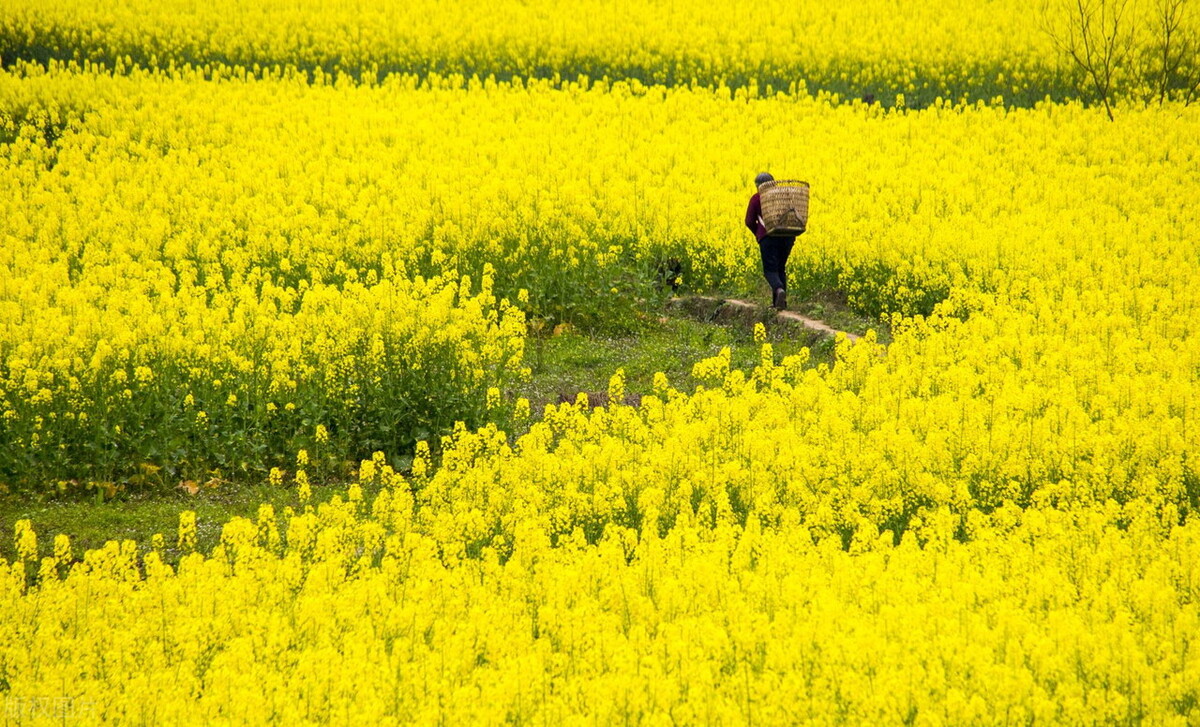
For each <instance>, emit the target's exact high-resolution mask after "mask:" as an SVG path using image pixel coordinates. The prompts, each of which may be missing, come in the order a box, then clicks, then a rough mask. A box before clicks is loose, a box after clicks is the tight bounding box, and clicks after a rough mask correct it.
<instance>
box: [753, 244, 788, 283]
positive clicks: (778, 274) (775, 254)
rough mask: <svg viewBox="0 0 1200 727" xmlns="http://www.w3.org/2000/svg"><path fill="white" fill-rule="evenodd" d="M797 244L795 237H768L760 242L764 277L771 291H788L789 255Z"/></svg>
mask: <svg viewBox="0 0 1200 727" xmlns="http://www.w3.org/2000/svg"><path fill="white" fill-rule="evenodd" d="M795 244H796V238H794V237H774V236H772V235H767V236H766V237H764V238H763V239H761V240H759V241H758V251H759V252H760V253H762V265H763V276H764V277H766V279H767V284H768V285H770V286H771V290H772V291H775V290H778V289H780V288H783V289H784V290H787V272H785V270H784V268H786V267H787V259H788V255H791V254H792V245H795Z"/></svg>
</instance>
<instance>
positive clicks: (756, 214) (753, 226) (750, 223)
mask: <svg viewBox="0 0 1200 727" xmlns="http://www.w3.org/2000/svg"><path fill="white" fill-rule="evenodd" d="M746 227H747V228H749V230H750V231H751V232H753V233H754V237H755V239H757V240H758V241H759V242H762V241H763V238H764V237H766V236H767V228H765V227H763V223H762V200H761V199H759V196H758V192H755V193H754V196H753V197H751V198H750V206H749V207H747V208H746ZM773 237H775V238H777V239H781V240H792V241H795V239H796V236H795V235H773Z"/></svg>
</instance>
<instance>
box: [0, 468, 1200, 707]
mask: <svg viewBox="0 0 1200 727" xmlns="http://www.w3.org/2000/svg"><path fill="white" fill-rule="evenodd" d="M380 462H381V458H376V460H375V461H367V462H364V463H363V468H362V469H363V474H364V477H365V479H367V480H368V481H370V482H371V483H372V484H375V483H382V484H381V486H380V488H379V490H378V495H377V496H376V497H375V498H374V499H373V500H372V501H370V502H368V501H367V500H365V499H364V498H363V496H362V492H361V489H360V488H359V487H358V486H357V485H356V486H354V487H352V488H351V490H350V492H349V493H348V497H347V498H346V499H344V500H343V499H342V498H334V500H333V501H332V502H330V503H328V504H325V505H322V506H320V507H319V508H318V509H316V510H314V509H313V508H311V507H306V508H305V509H304V510H303V511H292V510H291V508H288V509H286V510H285V511H284V512H283V513H282V517H277V515H276V513H275V511H274V510H273V509H272V508H270V507H264V508H262V509H261V510H260V511H259V513H258V516H257V518H256V519H253V520H251V519H248V518H235V519H233V520H231V521H230V522H228V523H226V524H225V525H224V527H223V529H222V531H221V540H220V544H219V545H217V546H216V547H215V549H214V550H213V551H212V552H211V553H210V554H208V555H204V554H201V553H191V554H188V555H185V556H183V558H182V560H181V561H179V563H178V566H177V567H173V566H171V565H167V564H165V563H164V561H163V558H162V553H161V540H160V541H159V547H157V548H156V549H154V550H152V551H150V552H148V553H145V554H144V555H141V556H139V555H138V550H137V548H136V546H135V544H134V543H133V542H132V541H125V542H123V543H118V542H115V541H114V542H110V543H109V544H108V545H107V546H106V547H104V548H102V549H99V550H93V551H89V552H88V553H87V554H86V556H85V557H84V558H83V560H82V561H81V562H75V563H70V562H69V561H67V560H62V559H60V558H59V556H58V555H56V556H54V557H50V556H47V557H46V558H44V559H43V560H42V561H41V562H40V563H39V562H37V561H27V560H19V561H17V562H14V563H12V564H5V563H3V562H0V613H3V614H4V616H3V618H0V669H2V670H3V674H4V675H5V679H6V682H5V683H6V690H5V698H6V699H8V700H9V702H8V703H9V705H10V707H13V708H20V709H25V710H26V712H25V713H22V714H20V715H17V717H18V719H17V721H18V722H21V723H27V724H51V723H54V722H55V721H56V720H58V721H61V719H62V718H63V717H70V718H71V721H72V723H75V724H102V723H111V722H114V721H122V722H125V721H148V722H156V723H159V722H188V723H191V722H197V721H203V722H210V721H225V722H236V723H263V722H270V721H279V722H284V723H289V724H292V723H302V722H303V723H325V722H333V723H341V724H350V723H356V724H360V723H370V724H408V723H419V724H451V723H453V724H461V723H468V722H469V723H487V724H498V723H503V722H520V723H534V722H542V721H547V722H549V721H553V722H555V723H559V724H591V723H596V722H600V723H614V722H626V721H627V722H631V723H646V724H671V723H685V724H697V723H701V722H711V723H714V724H794V723H797V722H805V723H813V724H834V723H836V724H846V723H857V724H867V723H870V724H879V723H900V722H907V723H914V724H947V725H949V724H974V723H989V724H990V723H998V724H1011V723H1015V722H1020V723H1028V722H1049V723H1056V724H1091V723H1095V722H1141V721H1144V722H1149V723H1153V724H1165V725H1171V724H1178V725H1186V724H1192V723H1194V721H1195V719H1196V717H1197V714H1198V711H1200V706H1198V697H1200V693H1198V690H1200V655H1198V654H1197V652H1196V649H1195V648H1194V643H1193V642H1194V634H1196V633H1197V632H1200V606H1198V603H1200V600H1198V599H1197V595H1198V589H1200V527H1198V523H1197V522H1196V521H1195V520H1192V521H1191V522H1189V523H1188V524H1187V525H1183V526H1180V525H1174V526H1167V527H1164V526H1163V525H1162V524H1161V523H1159V522H1157V521H1156V520H1154V519H1153V518H1148V517H1146V514H1147V513H1145V512H1141V513H1138V514H1134V515H1133V516H1132V518H1130V519H1129V520H1124V521H1123V520H1122V517H1123V516H1122V513H1121V508H1120V507H1119V506H1116V505H1115V504H1112V503H1110V504H1109V505H1107V506H1098V507H1078V508H1042V507H1032V508H1029V509H1027V510H1024V511H1021V510H1007V509H1001V510H997V511H996V512H994V513H993V514H991V515H989V516H981V517H980V518H979V519H978V520H977V521H976V522H975V523H974V525H973V530H972V538H971V540H970V541H969V542H965V543H964V542H959V541H958V540H956V539H955V537H954V529H955V523H954V521H953V520H951V519H946V518H941V519H937V518H935V519H932V520H931V521H930V522H929V524H928V526H927V528H926V531H925V535H924V538H925V543H924V545H923V547H922V546H919V545H918V542H917V539H916V538H914V537H912V536H911V535H906V536H905V537H904V538H903V539H902V540H901V541H900V542H899V543H895V542H894V541H893V538H892V537H891V535H890V534H887V535H885V536H883V537H868V538H863V539H861V540H858V539H856V541H855V543H854V545H853V546H852V547H851V548H850V549H849V551H847V550H846V549H844V548H843V547H842V541H841V539H840V538H838V537H836V536H822V535H821V534H820V531H819V529H818V530H813V529H811V528H809V527H808V526H806V525H805V524H804V523H803V522H801V519H800V518H798V517H797V516H796V515H795V513H793V514H792V515H790V516H787V517H785V518H784V519H783V520H782V521H781V522H780V523H779V524H778V525H776V526H771V527H767V526H765V525H764V524H762V523H760V521H759V520H758V519H757V518H756V517H754V516H753V515H751V516H750V517H748V518H747V519H746V522H745V524H744V525H742V524H738V523H736V522H732V521H730V520H728V519H721V520H719V521H718V522H717V523H715V524H706V523H705V522H703V521H704V520H705V519H707V518H706V517H705V516H704V515H703V514H701V515H700V516H699V517H696V516H692V515H690V514H683V513H681V514H680V515H679V517H677V518H676V520H675V523H674V526H673V527H672V528H671V529H670V530H669V531H667V532H666V533H664V534H660V532H659V529H658V528H657V527H655V526H654V524H653V523H654V516H653V514H652V513H653V512H654V510H655V508H656V507H657V505H656V504H655V498H651V497H646V496H643V497H642V504H643V506H644V507H645V512H646V520H645V521H644V522H643V524H642V526H641V528H640V529H635V528H629V527H623V526H620V525H617V524H613V523H610V524H608V525H607V526H606V527H605V528H604V531H603V533H602V534H600V535H599V536H598V537H596V538H595V539H594V540H593V539H591V538H588V537H587V536H586V535H585V534H584V533H583V532H582V531H581V530H579V529H576V530H575V531H574V532H573V533H571V534H569V535H567V536H565V537H560V538H558V540H557V542H556V543H552V530H553V526H552V525H551V523H552V522H553V520H554V518H555V517H556V514H555V512H554V511H553V510H546V509H538V507H537V506H536V505H534V506H531V508H530V509H528V510H526V511H523V512H514V513H512V517H513V521H512V522H513V524H514V528H513V532H512V537H511V540H510V542H509V543H508V544H507V545H506V546H503V547H502V548H497V547H490V546H489V547H485V548H483V549H481V550H480V551H478V552H477V553H474V554H464V553H461V552H459V553H456V552H452V551H450V550H447V549H445V548H443V547H440V546H439V543H438V541H437V539H436V538H435V537H431V536H430V535H429V534H428V533H429V531H428V530H427V529H426V527H425V526H423V525H422V523H424V522H429V521H436V520H437V519H439V518H442V517H445V518H454V519H456V520H459V521H465V520H467V519H469V517H470V512H469V511H457V510H456V509H455V508H457V505H456V504H449V505H447V506H446V507H445V508H443V507H441V506H426V507H420V506H417V507H414V501H413V498H412V496H411V494H410V492H411V491H410V483H408V482H406V481H405V480H404V479H403V478H400V477H399V476H397V475H396V474H395V473H393V472H392V471H391V470H390V469H389V468H388V467H387V466H386V465H383V464H380ZM555 462H556V460H554V459H551V460H549V461H547V462H546V463H545V466H546V467H547V468H552V467H554V464H555ZM600 466H602V465H601V464H600V463H599V462H597V467H600ZM621 471H622V470H621V469H620V468H618V467H614V469H613V478H614V479H617V478H618V477H620V475H619V473H620V472H621ZM699 474H700V473H697V476H699ZM462 476H463V479H464V480H465V481H470V482H473V483H474V485H473V486H474V487H477V488H480V489H481V492H484V493H486V492H487V491H489V488H487V487H486V486H485V485H484V483H483V481H482V480H481V479H478V478H475V477H473V476H472V475H471V474H470V471H468V473H467V474H464V475H462ZM565 482H567V480H566V479H565V478H564V479H560V480H559V483H560V484H564V483H565ZM543 486H544V485H543ZM531 489H532V488H531ZM491 491H494V489H493V490H491ZM658 499H661V498H658ZM703 509H704V508H701V511H703ZM1121 523H1123V524H1121ZM194 527H195V520H194V517H192V514H191V513H184V517H183V518H181V526H180V528H181V529H180V537H181V540H182V539H183V538H184V537H185V532H186V533H190V532H192V531H193V530H194ZM17 537H18V539H21V538H28V537H29V535H28V528H27V524H26V525H23V526H19V528H18V533H17ZM64 545H68V544H65V543H64ZM68 549H69V548H68ZM501 551H504V552H503V553H502V552H501ZM464 555H467V556H472V557H463V556H464ZM60 571H61V572H62V573H63V574H64V575H63V576H62V577H60V576H59V572H60ZM52 699H54V700H60V701H59V702H56V703H55V704H58V705H60V706H59V711H63V712H68V714H66V715H60V714H56V713H49V711H48V710H47V712H45V713H39V712H36V711H35V708H34V707H33V706H32V705H38V704H44V703H46V700H52Z"/></svg>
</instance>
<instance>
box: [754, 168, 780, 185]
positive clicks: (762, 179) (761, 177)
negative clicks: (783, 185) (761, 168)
mask: <svg viewBox="0 0 1200 727" xmlns="http://www.w3.org/2000/svg"><path fill="white" fill-rule="evenodd" d="M774 181H775V177H772V176H771V175H770V174H769V173H768V172H759V173H758V176H757V177H755V178H754V186H756V187H761V186H763V184H764V183H766V182H774Z"/></svg>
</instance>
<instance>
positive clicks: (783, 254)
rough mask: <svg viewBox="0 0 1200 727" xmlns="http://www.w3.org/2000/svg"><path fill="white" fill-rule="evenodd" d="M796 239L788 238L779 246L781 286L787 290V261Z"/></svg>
mask: <svg viewBox="0 0 1200 727" xmlns="http://www.w3.org/2000/svg"><path fill="white" fill-rule="evenodd" d="M795 244H796V241H795V239H791V240H787V241H785V242H783V243H782V244H781V245H780V246H779V287H781V288H783V289H784V290H787V261H788V256H790V255H791V254H792V247H793V246H795Z"/></svg>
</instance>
